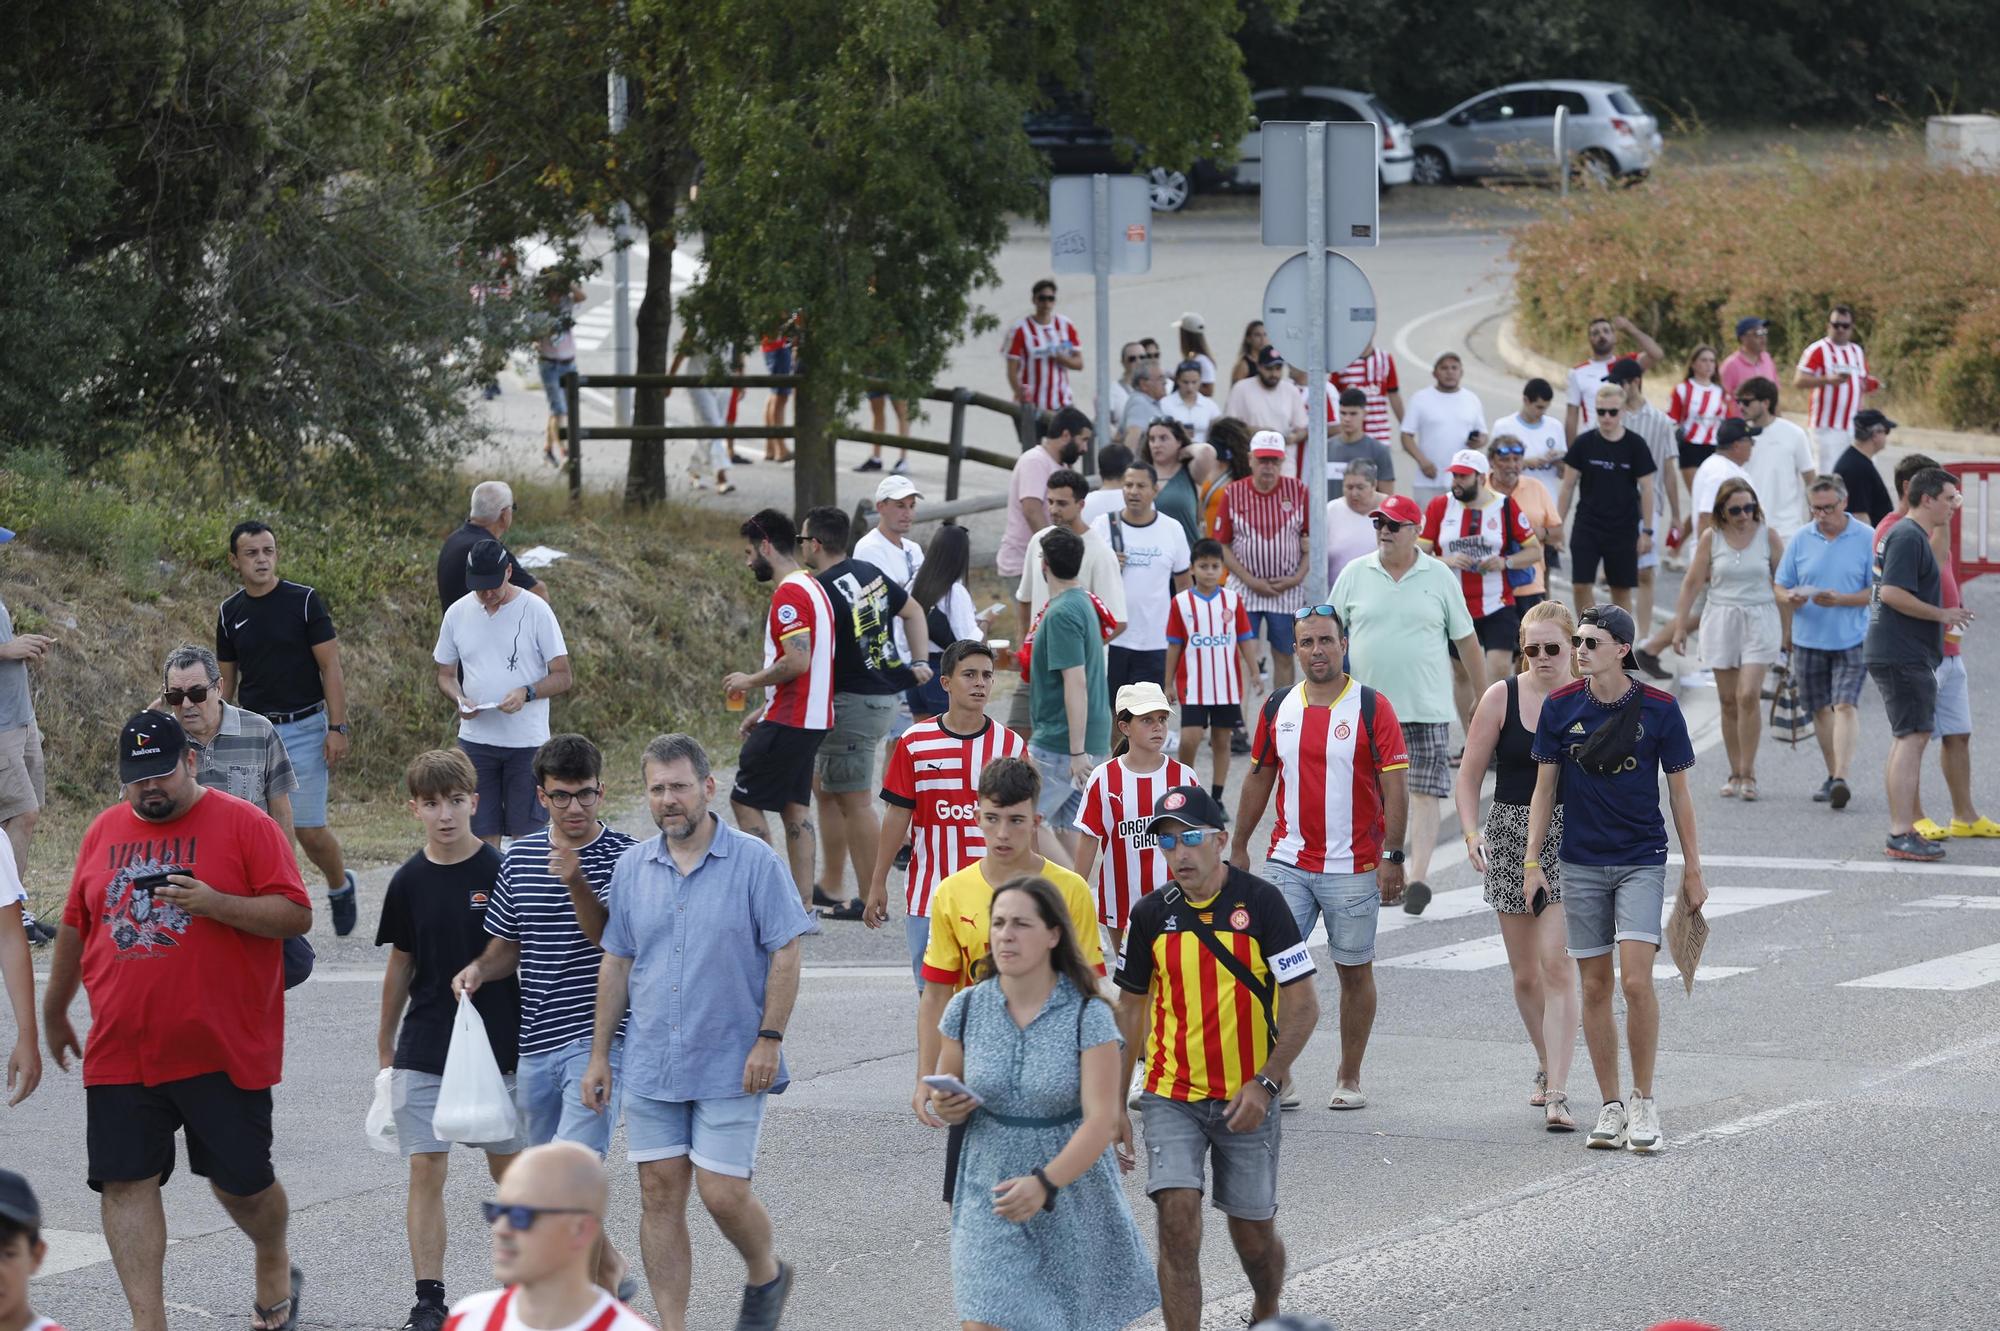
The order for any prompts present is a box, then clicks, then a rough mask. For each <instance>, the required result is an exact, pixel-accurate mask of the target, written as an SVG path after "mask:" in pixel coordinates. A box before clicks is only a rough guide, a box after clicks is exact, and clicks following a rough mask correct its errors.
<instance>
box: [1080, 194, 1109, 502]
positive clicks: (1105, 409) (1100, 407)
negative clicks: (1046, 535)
mask: <svg viewBox="0 0 2000 1331" xmlns="http://www.w3.org/2000/svg"><path fill="white" fill-rule="evenodd" d="M1090 220H1091V224H1092V225H1091V241H1090V271H1091V273H1092V274H1093V277H1092V282H1091V285H1092V286H1093V287H1095V288H1096V291H1095V293H1094V301H1093V304H1092V310H1091V312H1092V316H1093V317H1092V320H1091V321H1092V322H1093V323H1095V324H1096V325H1097V328H1096V333H1097V336H1096V339H1095V341H1096V343H1097V346H1096V351H1097V356H1096V360H1097V374H1096V379H1097V444H1098V447H1099V448H1101V447H1103V446H1104V445H1105V444H1107V443H1109V442H1110V441H1111V431H1112V429H1113V427H1115V426H1116V424H1117V422H1115V421H1108V420H1107V419H1106V417H1107V416H1108V415H1109V413H1110V407H1109V405H1108V404H1109V403H1110V401H1111V177H1110V176H1107V175H1105V174H1104V173H1103V172H1101V171H1100V172H1098V173H1097V174H1096V175H1094V176H1092V177H1091V178H1090ZM1077 460H1078V461H1079V462H1081V463H1083V474H1084V475H1086V476H1095V475H1096V474H1097V449H1096V448H1086V449H1085V450H1083V456H1082V457H1081V458H1079V459H1077Z"/></svg>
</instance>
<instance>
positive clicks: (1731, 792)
mask: <svg viewBox="0 0 2000 1331" xmlns="http://www.w3.org/2000/svg"><path fill="white" fill-rule="evenodd" d="M1736 782H1737V776H1736V773H1734V772H1731V773H1730V774H1729V779H1728V780H1727V781H1725V782H1723V783H1722V789H1721V790H1718V791H1716V792H1715V793H1716V794H1718V795H1720V796H1722V798H1724V799H1726V800H1733V799H1735V798H1736Z"/></svg>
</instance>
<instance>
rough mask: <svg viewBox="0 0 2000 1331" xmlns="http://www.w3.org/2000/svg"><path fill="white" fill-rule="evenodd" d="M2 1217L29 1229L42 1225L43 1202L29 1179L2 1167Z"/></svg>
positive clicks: (0, 1209) (0, 1201)
mask: <svg viewBox="0 0 2000 1331" xmlns="http://www.w3.org/2000/svg"><path fill="white" fill-rule="evenodd" d="M0 1219H6V1220H11V1221H13V1222H14V1223H15V1224H17V1225H21V1226H24V1227H26V1228H28V1229H40V1228H41V1227H42V1204H41V1203H40V1202H38V1201H36V1200H35V1190H34V1189H33V1188H31V1187H29V1186H28V1180H27V1179H25V1178H23V1177H22V1176H21V1175H19V1174H16V1173H15V1172H14V1171H13V1170H11V1169H0Z"/></svg>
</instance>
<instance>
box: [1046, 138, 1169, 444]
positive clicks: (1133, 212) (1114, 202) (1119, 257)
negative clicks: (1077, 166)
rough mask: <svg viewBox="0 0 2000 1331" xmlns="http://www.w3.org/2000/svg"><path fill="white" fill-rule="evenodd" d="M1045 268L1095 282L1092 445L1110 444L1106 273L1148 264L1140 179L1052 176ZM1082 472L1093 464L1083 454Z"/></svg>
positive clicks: (1148, 217)
mask: <svg viewBox="0 0 2000 1331" xmlns="http://www.w3.org/2000/svg"><path fill="white" fill-rule="evenodd" d="M1049 266H1050V267H1051V268H1052V269H1054V271H1056V272H1058V273H1090V274H1092V275H1093V276H1094V278H1095V280H1096V287H1097V292H1096V295H1097V304H1096V313H1095V315H1094V319H1093V322H1094V323H1095V324H1096V326H1097V327H1096V333H1097V336H1096V337H1095V339H1094V341H1095V343H1096V346H1095V357H1096V369H1097V373H1096V375H1095V378H1096V380H1097V442H1098V443H1099V444H1106V443H1109V442H1110V441H1111V432H1112V430H1113V429H1114V428H1115V427H1116V425H1117V422H1115V421H1112V420H1109V419H1107V418H1106V416H1105V413H1106V412H1107V411H1109V410H1110V402H1111V275H1112V274H1113V273H1124V274H1133V273H1144V272H1147V271H1148V270H1150V269H1151V268H1152V266H1153V198H1152V195H1151V193H1150V192H1149V191H1148V190H1147V188H1146V178H1145V177H1144V176H1107V175H1103V174H1099V175H1094V176H1057V177H1055V178H1054V179H1053V180H1051V181H1049ZM1082 461H1083V466H1084V471H1085V474H1089V473H1090V472H1091V471H1093V470H1095V467H1096V463H1095V460H1094V459H1093V458H1092V457H1091V455H1090V454H1089V453H1088V452H1086V453H1085V455H1084V457H1083V459H1082Z"/></svg>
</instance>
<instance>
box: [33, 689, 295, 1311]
mask: <svg viewBox="0 0 2000 1331" xmlns="http://www.w3.org/2000/svg"><path fill="white" fill-rule="evenodd" d="M196 757H197V755H196V753H195V751H194V749H193V748H192V747H190V746H189V744H188V740H187V734H186V732H185V731H183V730H182V729H181V724H180V722H179V721H176V720H175V719H174V718H173V717H171V716H168V715H167V714H166V713H164V712H152V711H146V712H139V713H137V714H136V715H134V716H133V717H132V718H131V719H130V720H129V721H127V722H126V723H125V729H124V732H123V733H122V734H121V735H120V737H119V743H118V780H119V783H120V785H122V786H123V787H124V792H125V802H124V803H122V804H114V805H112V806H111V807H110V808H108V809H106V810H105V811H104V812H103V813H100V814H99V815H97V817H96V819H94V820H93V821H92V822H91V824H90V830H89V831H87V832H85V833H84V837H83V845H82V847H81V848H80V849H79V850H78V851H77V856H76V870H75V872H74V874H73V875H72V876H71V879H70V889H69V900H68V902H67V904H66V905H65V906H64V907H63V920H62V930H61V932H60V933H58V934H57V935H56V943H55V959H54V961H53V962H52V963H51V966H50V970H49V983H48V989H47V991H46V994H45V996H44V998H43V1000H42V1025H43V1029H45V1030H46V1031H47V1032H48V1042H49V1050H50V1052H51V1053H53V1054H54V1055H55V1059H56V1066H57V1067H59V1068H61V1069H63V1071H65V1072H67V1071H68V1070H69V1055H70V1054H72V1053H76V1054H79V1055H81V1057H82V1060H83V1088H84V1124H85V1126H84V1136H85V1139H86V1143H87V1154H88V1158H89V1173H88V1176H87V1177H88V1181H89V1183H90V1186H91V1188H92V1189H93V1190H95V1191H98V1192H101V1193H103V1194H104V1231H105V1234H106V1235H107V1236H108V1237H109V1239H110V1243H111V1253H112V1257H113V1258H114V1259H115V1261H116V1264H117V1267H118V1278H119V1281H120V1282H121V1283H122V1284H123V1285H124V1288H125V1300H126V1302H127V1303H129V1304H130V1305H131V1308H132V1327H133V1331H166V1326H167V1314H166V1304H165V1294H164V1292H163V1291H164V1277H163V1273H162V1270H161V1265H162V1258H163V1255H164V1253H165V1251H166V1245H167V1222H166V1215H165V1213H164V1212H163V1211H162V1209H161V1206H160V1185H161V1184H163V1183H165V1182H166V1181H167V1179H168V1178H169V1177H170V1176H171V1175H172V1174H173V1172H174V1133H175V1132H176V1131H178V1130H181V1129H185V1130H186V1133H187V1152H188V1167H189V1168H190V1169H191V1170H193V1171H194V1172H195V1173H197V1174H200V1175H202V1176H203V1177H204V1178H206V1179H208V1181H209V1188H210V1190H211V1191H212V1192H213V1193H214V1194H215V1199H216V1200H217V1201H218V1202H220V1203H221V1204H222V1208H223V1210H225V1211H227V1212H229V1218H230V1219H231V1220H234V1221H235V1222H236V1225H237V1227H238V1228H239V1229H241V1230H242V1231H243V1232H244V1233H245V1234H246V1235H248V1236H249V1238H250V1241H251V1242H252V1243H253V1244H254V1245H255V1246H256V1250H257V1259H256V1290H255V1293H254V1295H253V1302H254V1304H255V1308H254V1315H253V1318H252V1321H251V1323H250V1324H251V1326H252V1327H253V1328H255V1327H278V1326H289V1325H291V1324H292V1321H293V1320H294V1319H293V1314H294V1312H295V1310H296V1301H297V1298H298V1292H299V1285H300V1282H301V1280H302V1276H301V1274H300V1272H299V1270H298V1268H297V1267H295V1266H292V1265H291V1258H290V1256H289V1254H288V1252H287V1249H286V1246H285V1228H286V1222H287V1219H288V1210H289V1207H288V1203H287V1202H286V1199H285V1190H284V1188H283V1187H282V1186H281V1185H280V1184H279V1183H278V1181H277V1177H276V1175H275V1174H274V1173H273V1172H272V1170H271V1087H273V1086H275V1085H276V1084H277V1083H278V1080H279V1077H280V1075H281V1072H282V1068H283V1064H284V1052H285V989H284V962H283V952H284V943H283V940H284V939H287V938H293V937H296V936H298V935H300V934H303V933H305V932H306V931H307V930H309V929H311V928H312V905H311V903H310V900H309V899H308V898H307V896H306V889H305V883H304V882H303V881H302V880H301V879H300V877H299V866H298V862H297V861H296V860H294V859H293V858H292V849H291V845H290V843H289V842H288V841H287V839H286V837H285V834H284V833H283V832H282V831H281V830H279V827H278V825H277V824H276V823H274V822H272V821H271V818H270V815H268V814H266V813H265V812H264V811H263V810H261V809H259V808H258V807H257V806H256V805H254V804H251V803H248V802H247V801H245V800H240V799H237V798H236V797H235V796H234V795H230V794H228V793H226V792H224V791H220V790H207V789H204V788H203V787H202V786H201V784H200V783H199V782H198V781H196V779H195V765H196ZM79 980H81V981H82V983H83V988H84V992H85V994H86V995H87V996H88V998H89V1000H90V1017H91V1024H90V1044H89V1048H88V1049H87V1050H86V1049H85V1048H84V1047H83V1046H81V1045H80V1044H79V1043H78V1042H77V1036H76V1031H75V1028H73V1027H72V1026H71V1025H70V1019H69V1008H70V1003H71V1001H72V1000H73V999H74V998H75V997H76V990H77V982H78V981H79Z"/></svg>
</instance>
